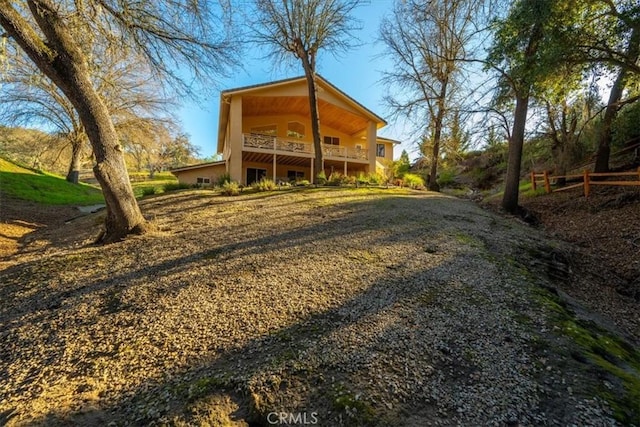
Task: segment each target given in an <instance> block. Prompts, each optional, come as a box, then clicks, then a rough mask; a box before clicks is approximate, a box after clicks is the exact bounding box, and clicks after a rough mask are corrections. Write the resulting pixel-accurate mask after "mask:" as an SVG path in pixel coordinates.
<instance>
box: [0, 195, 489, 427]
mask: <svg viewBox="0 0 640 427" xmlns="http://www.w3.org/2000/svg"><path fill="white" fill-rule="evenodd" d="M441 202H442V199H439V198H436V197H433V198H428V199H424V198H420V197H407V196H402V197H389V198H385V199H383V200H382V201H381V200H373V201H368V200H365V201H356V202H353V201H349V200H346V201H345V202H343V203H338V204H335V205H333V206H332V209H331V212H330V214H329V215H327V216H326V217H324V218H320V217H319V218H318V221H317V223H314V224H312V225H307V226H305V227H301V228H292V229H274V230H265V231H264V232H263V233H262V234H261V235H258V236H254V237H249V236H246V238H245V237H243V235H242V230H241V229H242V226H241V225H240V226H237V227H235V228H232V229H231V230H228V232H229V233H233V232H234V231H235V232H237V233H238V234H237V235H236V236H233V237H234V238H231V237H229V238H228V239H226V240H224V239H222V240H224V241H223V242H221V243H217V240H221V239H219V234H220V231H219V230H203V229H196V230H193V231H189V232H185V233H183V234H184V235H183V236H182V237H181V238H182V239H184V241H192V240H194V239H196V238H200V239H201V241H202V244H201V245H200V249H199V250H197V251H195V252H194V253H190V254H188V255H182V254H179V253H178V254H176V256H174V257H172V258H170V259H166V260H154V259H147V260H146V263H145V264H144V265H131V266H129V267H128V268H124V269H123V271H120V272H118V273H117V274H112V275H109V276H108V277H100V278H98V279H94V280H90V281H88V282H84V283H76V282H73V281H71V282H70V283H66V285H65V286H63V290H56V289H51V288H47V287H46V286H41V285H39V283H40V282H39V280H36V281H35V282H31V283H30V284H29V285H30V286H31V287H32V289H33V292H34V293H33V297H31V298H29V300H27V301H24V302H22V303H20V302H19V301H20V299H21V298H22V297H21V293H23V292H25V284H24V281H23V280H21V279H22V278H25V277H29V276H30V273H31V272H34V273H36V272H37V273H38V274H40V275H41V276H40V277H41V278H42V279H43V280H47V277H48V278H53V276H55V274H56V268H58V269H60V268H73V264H72V263H71V264H70V263H69V262H68V259H65V258H61V259H60V260H58V261H59V262H57V263H56V265H55V266H53V267H54V268H49V269H46V271H44V272H42V271H40V267H41V266H42V261H41V260H35V261H32V262H30V263H27V264H26V265H21V266H14V267H11V268H9V269H8V270H7V271H5V272H3V273H2V274H1V276H0V278H1V280H2V282H3V283H5V285H4V286H3V287H2V290H1V293H2V295H1V296H2V300H3V301H12V302H13V303H12V305H10V306H8V307H3V310H2V312H1V313H0V318H1V319H2V320H3V323H2V324H3V326H2V329H1V330H0V333H4V334H7V336H8V330H10V329H16V328H19V327H21V326H24V325H25V322H29V323H32V324H39V323H40V322H41V321H44V320H46V319H47V317H48V316H49V315H50V312H56V311H58V310H62V309H64V307H65V306H67V307H68V306H73V305H76V304H79V303H80V302H81V301H83V300H85V301H86V299H87V298H89V297H91V298H97V296H98V295H102V294H103V293H104V292H108V291H110V290H113V289H121V288H130V287H134V286H137V285H139V284H140V283H144V282H153V281H154V279H155V278H157V277H174V278H176V279H175V280H171V281H170V282H169V283H168V285H167V286H170V287H171V289H170V291H171V292H177V291H178V290H179V289H181V288H182V287H184V286H188V285H189V283H188V282H185V281H182V280H178V278H179V277H180V276H181V275H182V274H184V273H186V272H188V271H190V270H194V269H198V268H201V267H203V266H206V265H209V264H211V263H212V262H216V263H218V264H217V265H220V266H224V265H225V264H232V267H234V268H236V267H237V265H234V264H233V263H234V262H235V261H236V260H238V259H244V258H245V257H247V256H259V257H260V260H262V261H261V262H264V263H265V264H268V263H274V262H281V263H282V264H281V265H282V267H283V268H286V265H287V264H286V263H287V262H289V260H280V259H279V254H280V253H281V252H283V251H284V250H285V249H291V248H299V249H300V250H301V254H304V249H305V248H307V249H308V248H312V247H316V248H317V247H318V246H322V245H324V244H327V243H328V242H330V241H331V240H332V239H334V238H337V237H340V236H345V235H348V236H352V237H353V238H354V239H355V238H356V237H358V236H366V242H367V244H369V245H371V247H374V246H375V245H381V246H384V245H386V244H388V243H390V242H391V240H393V242H395V243H403V242H405V243H415V241H416V239H424V240H425V243H424V251H423V252H426V253H427V255H428V256H433V257H434V258H435V259H436V262H434V264H433V265H432V266H429V267H424V266H423V267H420V268H416V267H415V266H411V267H409V266H407V265H406V263H405V261H406V260H405V259H380V260H376V261H375V262H379V263H380V267H381V273H380V274H379V275H378V276H376V277H374V278H366V279H363V280H367V281H368V282H367V286H366V287H364V288H363V289H362V290H361V291H359V292H358V293H356V294H355V295H354V296H353V297H351V298H350V299H347V300H346V301H343V302H342V303H341V304H339V305H338V306H334V307H330V308H328V309H326V310H323V311H321V312H316V313H313V314H310V315H307V316H304V317H302V318H299V319H298V320H296V321H295V322H293V323H292V324H290V325H288V326H286V327H282V328H280V329H278V330H275V331H270V332H269V333H268V334H263V335H261V336H258V337H255V338H253V339H250V340H248V341H247V342H246V343H243V344H242V345H240V346H238V347H236V348H227V349H225V350H224V351H223V352H222V353H215V351H214V352H210V353H209V354H204V355H203V357H202V358H199V359H198V360H197V361H194V362H193V364H192V365H191V366H189V367H188V368H186V369H184V370H181V371H178V372H173V373H171V375H170V376H168V377H167V378H166V379H164V380H163V379H157V378H152V379H149V380H148V381H147V382H145V383H144V384H142V385H140V386H139V387H138V388H137V389H136V390H129V391H128V392H127V393H123V394H122V396H120V397H119V398H118V399H117V400H116V401H115V402H114V403H112V404H109V405H106V406H104V407H99V408H91V407H88V408H86V409H83V410H82V411H76V412H71V413H69V412H67V411H64V410H56V409H53V410H52V411H50V412H49V413H48V414H47V415H45V416H44V417H43V418H40V419H38V420H34V422H36V423H40V424H44V425H56V424H61V425H65V424H74V425H95V424H96V423H104V424H107V423H109V422H111V421H115V422H116V423H123V424H137V425H146V424H151V423H154V422H159V420H162V419H164V420H169V421H171V420H172V419H173V418H176V417H178V418H180V417H187V418H188V417H192V416H193V413H191V412H192V409H190V408H191V407H192V406H193V404H195V403H197V402H201V401H203V399H207V398H210V397H212V396H216V395H219V394H222V395H225V396H229V398H230V399H232V400H233V401H234V402H235V403H236V405H237V407H238V409H237V413H236V415H235V416H236V417H240V418H243V419H245V420H247V421H250V422H251V423H254V424H255V425H266V421H265V417H266V415H267V414H266V413H265V411H268V410H269V409H270V408H275V407H280V408H282V405H284V404H286V402H279V401H278V398H277V397H275V398H274V399H275V400H274V401H273V402H270V401H268V398H269V396H277V395H278V393H281V392H282V393H283V394H282V395H283V396H289V395H288V394H287V393H286V390H285V391H282V390H281V389H280V386H279V385H276V384H271V385H270V386H269V387H270V389H268V390H266V391H265V390H262V391H261V390H260V389H259V388H255V387H254V385H253V384H252V381H253V379H256V378H260V379H261V380H260V381H262V378H263V377H265V376H267V377H268V376H269V375H270V374H272V373H276V374H277V373H278V372H279V369H281V368H282V367H283V366H284V367H285V368H286V369H289V370H291V369H292V370H294V371H295V372H293V374H292V375H291V376H290V378H298V380H299V379H300V378H307V379H306V380H305V381H308V384H307V385H306V386H305V388H304V389H302V390H306V391H304V392H303V393H302V394H301V393H298V392H299V390H300V389H297V388H296V387H294V386H292V387H291V388H292V390H294V391H296V390H297V391H296V394H299V395H300V396H299V397H298V398H296V399H298V400H295V399H294V400H291V401H290V403H289V404H290V409H291V410H292V411H293V410H302V409H304V408H305V407H307V408H308V409H310V410H315V409H317V410H318V411H319V412H320V413H321V414H322V416H324V417H326V418H325V419H329V418H331V417H334V416H335V414H338V415H340V416H342V415H344V416H347V414H346V409H345V406H348V405H346V404H344V405H343V407H341V408H336V407H335V404H336V403H335V401H336V396H338V397H339V396H343V395H342V394H340V393H343V392H344V390H337V389H336V388H335V387H336V386H335V385H336V384H339V383H340V382H339V381H338V382H336V381H329V380H328V378H329V377H331V376H333V377H334V378H338V379H340V378H342V379H343V381H342V382H343V383H345V382H346V383H353V384H355V383H358V381H359V379H358V378H356V375H357V374H354V373H352V372H349V371H345V370H343V368H344V367H343V366H340V365H339V364H338V365H333V364H332V363H331V362H329V361H323V360H322V357H321V356H322V354H321V353H322V351H321V349H320V348H318V347H317V346H318V343H319V342H322V341H323V340H331V336H332V335H333V334H335V333H340V331H341V330H344V329H348V328H351V327H356V326H357V325H359V324H361V323H363V322H364V323H366V322H368V321H369V319H373V318H376V317H378V316H381V315H384V313H386V312H388V311H389V310H393V309H395V308H396V307H399V306H406V310H407V315H408V316H410V317H412V318H414V319H420V318H424V316H425V315H427V314H428V312H429V311H430V310H439V311H443V313H444V314H447V313H449V314H450V315H452V316H453V315H455V313H456V310H455V306H451V304H448V305H447V304H443V305H437V304H436V305H432V304H431V303H432V302H433V301H435V298H436V297H435V296H434V295H436V296H437V294H438V293H439V292H441V291H442V289H443V288H446V287H448V286H450V282H451V281H455V277H456V275H457V274H458V272H459V271H460V270H461V269H462V268H463V267H465V266H466V267H467V268H468V265H469V264H468V263H469V258H470V257H471V258H473V257H474V256H476V255H477V251H476V249H477V248H475V249H474V248H471V252H469V251H467V250H466V249H463V250H460V251H457V252H456V251H454V252H452V253H445V252H444V251H443V252H442V253H439V249H438V248H437V245H436V247H435V248H434V246H433V244H434V242H435V243H438V242H439V241H438V239H441V243H446V244H447V245H450V244H452V242H456V241H457V242H458V243H461V242H460V239H461V238H460V236H459V235H457V234H456V232H459V230H461V229H465V227H466V228H467V229H468V231H470V230H473V229H476V228H478V227H479V226H483V224H480V222H481V221H485V222H487V221H488V220H487V218H486V215H484V214H483V213H482V212H481V211H479V212H476V211H474V212H475V213H474V215H477V217H476V220H474V221H471V222H469V223H468V224H466V225H461V224H460V223H459V219H456V218H451V220H450V221H446V220H445V221H444V222H443V223H442V224H441V225H442V226H441V227H440V228H439V229H438V230H433V229H430V228H429V222H428V218H429V217H430V216H432V215H441V214H442V209H443V208H445V206H443V205H441ZM455 203H461V202H455ZM379 209H387V210H388V212H393V214H394V215H403V219H402V221H403V224H404V226H403V227H400V228H399V229H398V230H396V231H394V233H393V237H390V235H389V233H388V232H386V230H385V227H387V226H388V225H389V221H390V217H388V216H384V215H380V214H379V212H380V211H379ZM470 210H472V209H470ZM472 211H473V210H472ZM376 212H378V213H376ZM412 212H413V213H415V212H420V214H421V215H418V216H415V217H409V216H408V215H409V213H412ZM425 218H426V220H427V221H426V222H425ZM216 237H218V239H216ZM235 237H237V238H235ZM141 242H142V243H141ZM146 242H147V241H146V240H145V239H141V240H139V241H137V242H135V241H134V242H124V243H123V244H121V245H119V246H117V245H115V246H112V247H110V248H109V250H112V251H115V252H116V253H117V252H118V251H123V252H126V251H130V250H136V249H137V248H138V249H139V248H140V247H141V246H140V245H144V244H147V245H148V244H149V243H146ZM361 244H362V243H361V242H360V243H358V244H357V245H355V244H354V246H353V248H352V249H363V248H362V247H361V246H359V245H361ZM327 246H329V247H330V245H327ZM471 246H473V245H470V247H471ZM346 249H347V250H348V249H349V248H346ZM474 251H475V252H474ZM474 253H475V254H476V255H473V254H474ZM88 254H89V255H90V256H92V257H99V255H100V253H99V249H92V250H90V251H89V252H88ZM366 262H368V261H366ZM355 267H356V268H357V263H356V264H355ZM240 268H241V267H240ZM38 287H40V289H38ZM27 290H28V289H27ZM470 292H471V293H473V292H472V291H470ZM282 297H283V298H286V295H283V296H282ZM461 297H464V293H463V294H461ZM93 301H94V302H96V301H97V300H95V299H94V300H93ZM120 309H125V307H118V306H117V305H116V306H114V307H113V310H115V311H117V310H120ZM265 309H266V310H268V309H269V302H268V301H265ZM143 314H144V313H142V314H141V315H143ZM75 326H77V325H67V327H75ZM394 328H395V326H394V323H393V322H392V323H390V324H389V325H388V326H387V327H386V328H383V329H381V330H380V332H379V333H377V334H375V335H374V336H372V337H371V338H370V340H369V342H368V347H364V348H362V349H360V352H361V353H370V352H373V351H374V349H375V348H376V347H377V346H379V347H380V348H383V349H384V348H385V346H384V345H381V343H382V342H383V341H384V342H385V343H386V342H387V341H390V340H393V339H394V338H393V337H394V336H397V335H398V333H397V332H393V330H394ZM462 332H464V331H446V333H447V334H449V333H451V334H455V333H462ZM387 335H388V336H387ZM498 335H499V334H498ZM399 338H400V339H402V338H405V337H403V336H402V334H400V336H399ZM437 338H442V339H445V338H446V337H443V336H439V337H437ZM499 338H500V337H499V336H497V339H499ZM445 341H446V339H445ZM385 345H386V344H385ZM434 345H435V343H434ZM434 348H435V347H434ZM63 350H64V349H60V352H62V351H63ZM424 351H425V353H426V354H429V351H431V350H429V348H428V347H425V349H424ZM433 351H440V350H437V349H436V350H433ZM443 351H444V350H443ZM449 351H451V350H449ZM455 351H460V352H461V351H462V349H459V350H455ZM309 352H312V353H313V354H307V353H309ZM55 357H59V356H55V355H54V357H53V358H52V359H51V360H50V361H48V362H47V363H50V364H55ZM13 359H14V357H13V356H12V354H10V353H9V352H8V351H2V360H4V361H5V363H7V364H9V363H10V361H11V360H13ZM310 359H313V360H314V361H313V362H309V360H310ZM298 361H302V362H303V363H302V365H303V366H302V368H300V367H296V366H297V364H296V362H298ZM308 363H310V366H311V367H313V368H314V369H317V370H316V371H313V372H308V373H306V372H304V369H306V368H305V367H304V365H306V364H308ZM434 364H435V362H434ZM432 368H433V367H432ZM425 369H427V368H426V367H425ZM468 369H473V367H472V366H469V367H468ZM1 374H2V375H1V376H3V377H4V376H7V375H9V374H8V372H7V370H6V369H3V372H2V373H1ZM360 380H361V379H360ZM300 381H301V380H300ZM269 387H267V388H269ZM158 396H164V398H163V399H164V400H162V402H161V403H162V404H156V403H157V398H158ZM256 396H257V397H258V398H257V399H256ZM291 397H292V396H291ZM352 398H353V399H355V397H352ZM265 399H266V400H265ZM292 399H293V397H292ZM153 402H156V403H153ZM310 403H313V405H314V408H309V407H308V405H309V404H310ZM305 405H307V406H305ZM412 405H413V406H412ZM419 408H423V409H422V410H423V411H426V412H429V411H431V410H433V408H431V407H430V404H429V403H428V402H426V401H425V400H424V399H423V400H420V399H419V400H418V401H416V402H413V403H409V404H407V405H405V406H404V407H403V408H401V409H402V410H405V411H406V410H409V411H411V410H413V411H414V412H415V411H418V410H419ZM429 408H431V409H429ZM365 409H366V408H363V409H362V410H363V411H364V412H367V411H365ZM370 409H371V411H372V412H371V414H369V415H367V417H369V416H374V415H375V414H379V413H380V411H382V410H384V411H385V412H386V413H387V414H389V413H394V411H399V410H401V409H400V408H396V409H394V410H392V409H389V408H388V407H387V408H386V409H385V407H382V408H380V407H371V408H370ZM331 411H333V415H330V412H331ZM367 413H368V412H367ZM226 415H227V416H229V414H226ZM10 417H11V416H10V415H5V420H6V421H9V418H10ZM331 419H332V421H330V422H333V418H331ZM367 420H369V418H362V419H360V420H359V421H358V423H359V424H357V425H367V424H372V425H374V424H376V422H375V421H373V420H372V419H371V420H369V421H367ZM320 425H328V424H324V423H321V424H320ZM380 425H382V424H380ZM390 425H392V424H390Z"/></svg>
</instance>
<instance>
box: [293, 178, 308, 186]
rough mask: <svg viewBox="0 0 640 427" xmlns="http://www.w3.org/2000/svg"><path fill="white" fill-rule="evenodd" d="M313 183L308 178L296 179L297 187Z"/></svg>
mask: <svg viewBox="0 0 640 427" xmlns="http://www.w3.org/2000/svg"><path fill="white" fill-rule="evenodd" d="M310 184H311V183H310V182H309V180H308V179H299V180H297V181H296V186H297V187H306V186H308V185H310Z"/></svg>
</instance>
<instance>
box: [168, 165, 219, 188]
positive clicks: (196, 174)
mask: <svg viewBox="0 0 640 427" xmlns="http://www.w3.org/2000/svg"><path fill="white" fill-rule="evenodd" d="M226 171H227V169H226V166H225V165H224V164H219V165H210V166H203V167H201V168H197V169H189V170H185V171H173V172H171V173H173V174H174V175H175V176H176V178H178V181H179V182H181V183H185V184H196V183H197V182H198V178H209V181H210V183H211V185H215V184H216V182H217V181H218V178H220V176H222V175H224V174H225V173H226Z"/></svg>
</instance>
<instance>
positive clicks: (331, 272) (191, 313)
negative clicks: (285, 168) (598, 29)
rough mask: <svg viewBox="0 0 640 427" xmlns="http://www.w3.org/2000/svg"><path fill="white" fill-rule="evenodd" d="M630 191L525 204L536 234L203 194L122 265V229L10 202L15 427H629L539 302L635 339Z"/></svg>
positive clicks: (331, 199) (369, 195)
mask: <svg viewBox="0 0 640 427" xmlns="http://www.w3.org/2000/svg"><path fill="white" fill-rule="evenodd" d="M605 193H606V192H605ZM623 194H627V192H624V193H616V194H613V193H611V194H595V195H594V197H591V198H589V199H588V200H583V199H580V198H579V197H578V196H577V195H574V198H573V199H571V197H570V195H562V194H556V195H551V196H542V197H539V198H536V199H531V200H526V201H525V206H526V207H527V209H529V210H531V211H532V212H535V214H536V216H537V217H538V218H540V219H541V221H542V225H540V226H539V227H528V226H524V225H523V224H521V223H519V222H520V221H519V220H517V219H515V218H505V217H504V216H502V217H500V216H497V215H494V214H493V213H491V212H487V211H486V210H482V209H480V208H478V206H475V205H473V204H471V203H468V202H466V201H461V200H458V199H454V198H451V197H447V196H444V195H441V194H436V193H429V192H418V191H409V190H406V191H405V190H385V189H371V190H369V189H318V190H315V189H309V190H304V191H299V192H298V191H290V192H281V193H280V192H275V193H267V194H245V195H243V196H240V197H237V198H230V197H221V196H218V195H215V194H214V193H213V192H208V191H185V192H178V193H173V194H164V195H158V196H154V197H151V198H148V199H145V200H143V201H141V203H140V204H141V208H142V210H143V212H144V214H145V215H146V216H147V217H148V218H149V220H150V221H151V222H152V223H153V224H154V226H155V231H154V232H152V233H149V234H148V235H145V236H136V237H132V238H131V239H127V240H126V241H124V242H119V243H116V244H113V245H110V246H108V247H98V246H94V245H91V244H90V242H91V241H92V239H94V238H95V237H96V236H97V234H98V233H99V231H100V230H99V229H100V223H101V221H102V220H103V215H104V214H103V213H97V214H92V215H87V216H85V217H81V218H77V219H75V220H73V221H69V219H72V218H74V217H78V216H79V214H80V213H79V211H78V210H77V209H75V208H72V207H64V208H62V207H61V208H56V207H47V208H42V207H40V206H37V205H33V204H28V203H23V202H20V201H17V200H10V199H2V200H1V202H2V204H1V209H0V234H2V235H3V236H4V239H5V241H6V242H7V244H6V245H5V247H4V248H3V251H4V253H3V254H2V257H1V258H0V262H2V263H4V264H3V265H0V283H2V287H0V301H1V302H2V304H0V338H2V339H3V340H4V342H3V345H2V346H0V425H3V424H8V425H47V426H50V425H87V426H89V425H110V423H112V424H113V425H178V426H182V425H184V426H186V425H221V426H244V427H247V426H251V425H271V422H270V421H269V414H272V413H290V414H293V415H295V414H298V415H299V414H306V415H307V416H308V418H309V419H315V418H316V417H317V418H318V419H319V420H320V422H319V423H318V424H317V425H322V426H340V425H345V426H347V425H358V426H371V425H375V426H400V425H402V426H420V427H422V426H424V425H593V426H596V425H617V424H616V423H615V421H614V420H613V418H612V416H613V415H612V408H611V407H609V406H608V405H607V404H606V402H604V401H603V400H602V399H601V397H600V396H599V395H596V394H595V393H594V389H596V388H597V387H600V386H601V385H602V384H605V385H606V386H607V387H610V390H611V394H613V395H616V396H617V395H624V388H623V384H622V383H620V382H616V381H615V380H614V379H613V377H609V376H608V375H607V374H606V372H603V371H602V369H600V368H599V367H598V365H597V364H594V363H591V362H589V361H588V360H587V358H586V356H585V355H584V354H585V353H584V350H583V349H581V348H579V347H577V345H576V344H575V343H573V342H572V341H569V340H568V338H567V337H566V336H563V335H560V334H559V333H558V332H557V331H559V330H561V328H562V327H563V326H562V325H563V324H560V325H559V324H558V323H557V322H556V320H554V319H555V318H554V315H555V314H554V313H556V312H555V308H554V307H555V306H554V305H553V304H551V305H540V304H539V303H538V302H536V301H538V299H537V298H538V297H539V295H540V294H539V293H538V290H539V289H548V288H551V287H554V286H559V287H561V288H562V291H563V292H565V293H566V294H567V295H569V296H570V297H571V298H575V299H576V300H578V301H582V302H583V303H585V304H586V305H587V306H588V308H589V310H586V312H587V314H586V316H587V320H589V319H590V318H589V316H594V315H598V316H602V317H603V319H604V320H605V321H607V322H609V323H611V324H612V329H616V332H618V331H620V332H621V334H620V335H626V336H627V337H630V341H631V342H634V343H635V342H637V338H638V336H640V321H639V319H638V302H637V301H636V300H634V299H633V298H631V297H629V296H626V295H624V294H623V293H621V292H620V291H621V290H624V289H632V287H630V286H629V283H630V280H629V279H630V278H633V276H634V268H636V270H635V271H637V267H638V265H637V261H638V253H637V249H636V250H635V252H634V247H635V246H634V245H635V244H636V243H638V242H636V241H635V240H634V238H635V237H634V236H636V235H637V233H638V228H637V225H636V224H638V219H640V218H638V215H639V213H638V211H639V209H638V203H639V202H638V198H637V196H634V195H623ZM556 196H557V197H556ZM565 197H566V200H565V199H564V198H565ZM567 218H569V219H567ZM620 218H624V224H629V225H628V226H622V225H616V224H617V223H618V221H617V220H618V219H620ZM565 220H566V221H567V223H566V224H565V223H563V221H565ZM571 221H573V222H571ZM605 225H608V227H605ZM625 227H626V228H625ZM614 230H615V231H614ZM561 231H562V233H565V234H560V233H561ZM596 232H597V233H600V234H595V233H596ZM545 233H548V234H552V235H555V236H557V237H563V236H566V237H563V238H564V239H567V240H568V239H573V241H574V242H575V243H576V244H575V245H573V244H571V245H569V244H564V243H562V242H557V240H556V239H549V238H547V236H546V235H545ZM580 233H583V234H580ZM587 236H590V237H587ZM610 236H614V237H615V238H617V239H618V240H615V238H613V237H612V238H610ZM603 242H604V244H603ZM605 244H606V245H607V248H609V250H611V251H616V253H617V254H618V255H619V256H618V258H625V259H626V260H627V261H626V262H625V263H622V264H620V263H618V258H617V257H615V256H612V255H611V254H607V253H606V251H605V250H604V248H605ZM625 245H626V246H625ZM547 249H549V250H550V252H549V254H546V253H545V251H546V250H547ZM547 255H548V257H549V258H548V259H544V260H543V261H544V262H542V263H541V265H542V266H543V267H544V268H545V269H546V270H547V271H546V272H545V273H544V274H542V273H541V274H540V275H539V276H537V275H536V274H537V273H540V269H539V268H538V267H539V266H538V265H537V264H536V262H537V260H538V258H544V257H545V256H547ZM604 255H607V256H606V257H605V256H604ZM623 255H624V256H623ZM634 263H635V264H634ZM529 267H530V268H529ZM551 267H553V268H551ZM563 269H571V270H573V273H571V274H565V273H566V272H563ZM558 272H560V276H561V279H560V280H554V279H553V277H552V276H553V275H554V274H556V273H558ZM576 272H579V273H580V274H575V273H576ZM625 285H626V287H625ZM534 289H535V292H534ZM594 313H595V314H594ZM598 320H599V319H598ZM572 322H574V320H572ZM599 323H602V322H599ZM578 324H580V325H582V323H579V322H578V320H575V325H578ZM572 325H574V323H572ZM580 327H582V326H580ZM616 335H618V334H616ZM634 351H635V350H634ZM604 354H605V355H606V356H607V357H611V360H616V359H615V355H610V354H609V353H607V352H606V351H605V352H604ZM634 354H635V353H634Z"/></svg>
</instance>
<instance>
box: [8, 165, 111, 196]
mask: <svg viewBox="0 0 640 427" xmlns="http://www.w3.org/2000/svg"><path fill="white" fill-rule="evenodd" d="M0 193H2V195H3V196H8V197H14V198H18V199H22V200H29V201H33V202H39V203H44V204H49V205H92V204H97V203H104V198H103V197H102V191H100V189H99V188H97V187H95V186H92V185H88V184H71V183H69V182H67V181H65V180H64V178H62V177H60V176H57V175H53V174H50V173H46V172H40V171H35V170H33V169H29V168H26V167H23V166H20V165H17V164H15V163H13V162H10V161H8V160H6V159H3V158H1V157H0Z"/></svg>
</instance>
